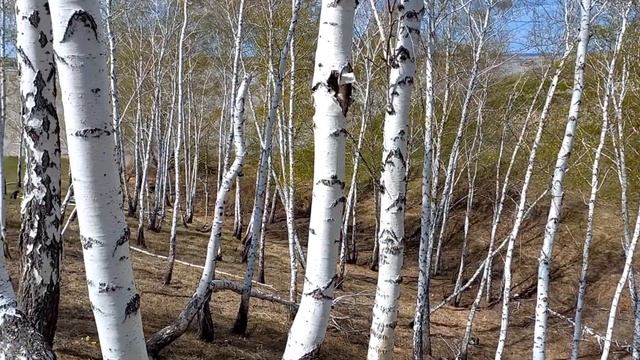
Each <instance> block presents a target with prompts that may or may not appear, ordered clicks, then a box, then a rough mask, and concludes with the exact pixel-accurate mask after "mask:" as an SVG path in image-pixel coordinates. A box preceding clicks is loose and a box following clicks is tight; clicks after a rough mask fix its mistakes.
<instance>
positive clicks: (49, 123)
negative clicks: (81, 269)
mask: <svg viewBox="0 0 640 360" xmlns="http://www.w3.org/2000/svg"><path fill="white" fill-rule="evenodd" d="M48 7H49V4H48V2H47V1H46V0H19V1H17V2H16V20H17V30H18V31H17V47H18V49H17V53H18V54H19V55H18V64H19V66H20V93H21V99H22V126H23V131H24V134H25V135H26V136H25V144H26V148H27V158H28V161H27V177H26V183H25V196H24V200H23V203H22V228H21V230H20V248H21V250H22V251H21V253H22V258H21V270H22V273H21V279H20V289H19V298H20V304H21V306H22V309H23V310H24V312H25V315H26V317H27V319H28V321H29V322H31V323H32V324H33V325H34V327H35V329H36V331H38V332H39V333H41V334H42V335H43V336H44V338H45V340H46V341H47V342H48V343H49V344H52V343H53V338H54V335H55V332H56V324H57V322H58V304H59V302H60V262H61V260H62V240H61V237H60V227H61V219H60V217H61V212H60V193H61V189H60V187H61V184H60V177H61V174H60V125H59V123H58V114H57V111H56V106H55V104H56V96H55V94H56V83H55V81H56V68H55V65H54V61H53V47H52V42H51V39H52V36H51V35H52V32H51V17H50V16H49V9H48Z"/></svg>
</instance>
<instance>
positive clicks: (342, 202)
mask: <svg viewBox="0 0 640 360" xmlns="http://www.w3.org/2000/svg"><path fill="white" fill-rule="evenodd" d="M346 202H347V198H345V197H344V196H341V197H339V198H337V199H336V201H334V202H333V203H332V204H331V206H330V207H331V208H334V207H336V206H338V205H339V204H344V203H346Z"/></svg>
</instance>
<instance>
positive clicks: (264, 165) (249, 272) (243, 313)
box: [233, 0, 302, 334]
mask: <svg viewBox="0 0 640 360" xmlns="http://www.w3.org/2000/svg"><path fill="white" fill-rule="evenodd" d="M301 4H302V0H296V2H295V4H294V7H293V15H292V16H291V22H290V23H289V30H288V32H287V38H286V40H285V42H284V44H283V48H282V51H281V52H280V63H279V65H278V69H277V73H276V74H274V76H275V77H276V81H275V91H274V94H273V96H272V97H271V103H270V104H269V114H268V116H267V120H266V124H265V130H264V131H265V133H264V134H263V143H262V149H261V151H260V164H259V166H258V180H257V182H256V183H257V186H256V195H255V201H254V207H253V213H252V215H251V218H252V222H251V225H250V227H251V235H250V237H249V239H248V241H249V244H248V254H247V269H246V272H245V274H244V291H243V292H242V296H241V300H240V306H239V308H238V315H237V316H236V320H235V322H234V324H233V332H234V333H236V334H244V333H245V331H246V330H247V322H248V317H249V302H250V300H251V286H252V280H253V272H254V268H255V262H256V252H257V247H258V242H259V241H260V236H261V233H262V217H263V213H264V211H265V205H266V204H265V195H266V185H267V178H268V177H269V176H270V173H269V166H268V162H269V158H270V156H271V148H272V139H273V123H274V122H275V120H276V116H277V110H278V107H279V106H280V98H281V96H282V85H283V82H284V77H285V72H286V65H287V56H288V55H289V45H290V44H291V38H292V37H293V33H294V32H295V29H296V24H297V22H298V13H299V12H300V6H301Z"/></svg>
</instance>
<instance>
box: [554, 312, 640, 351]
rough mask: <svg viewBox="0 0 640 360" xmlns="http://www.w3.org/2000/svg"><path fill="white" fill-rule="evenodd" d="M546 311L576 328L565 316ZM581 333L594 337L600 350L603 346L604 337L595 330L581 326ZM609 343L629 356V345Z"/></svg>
mask: <svg viewBox="0 0 640 360" xmlns="http://www.w3.org/2000/svg"><path fill="white" fill-rule="evenodd" d="M547 311H548V312H549V314H551V315H553V316H555V317H557V318H560V319H562V320H564V321H566V322H568V323H569V324H571V325H572V326H576V322H575V321H574V320H573V319H571V318H569V317H567V316H564V315H562V314H560V313H558V312H555V311H553V310H552V309H549V310H547ZM582 333H583V334H587V335H590V336H592V337H594V338H595V339H596V341H597V342H598V346H600V349H602V344H604V339H605V336H604V335H600V334H598V333H597V332H596V331H595V330H593V329H592V328H590V327H588V326H586V325H582ZM611 343H612V344H614V345H615V346H616V347H618V348H620V349H623V350H625V351H626V352H628V353H629V354H631V350H632V347H631V345H629V344H627V343H622V342H619V341H615V340H611Z"/></svg>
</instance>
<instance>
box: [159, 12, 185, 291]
mask: <svg viewBox="0 0 640 360" xmlns="http://www.w3.org/2000/svg"><path fill="white" fill-rule="evenodd" d="M188 21H189V11H188V0H183V7H182V28H181V29H180V39H179V41H178V68H177V70H176V71H177V73H178V79H177V85H176V86H177V100H176V101H177V103H178V104H177V105H178V106H177V108H178V110H177V114H178V119H177V123H178V124H177V127H178V129H177V130H176V137H175V142H176V144H175V146H174V149H173V167H174V170H175V173H174V177H175V179H174V181H175V189H174V194H175V195H174V197H173V214H172V216H171V235H170V238H169V260H168V264H167V271H166V273H165V275H164V284H165V285H169V284H170V283H171V278H172V277H173V265H174V263H175V259H176V247H177V239H176V236H177V231H178V216H180V146H181V143H182V131H183V129H182V126H183V123H184V102H183V76H184V74H183V65H184V39H185V35H186V34H185V32H186V29H187V23H188Z"/></svg>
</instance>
